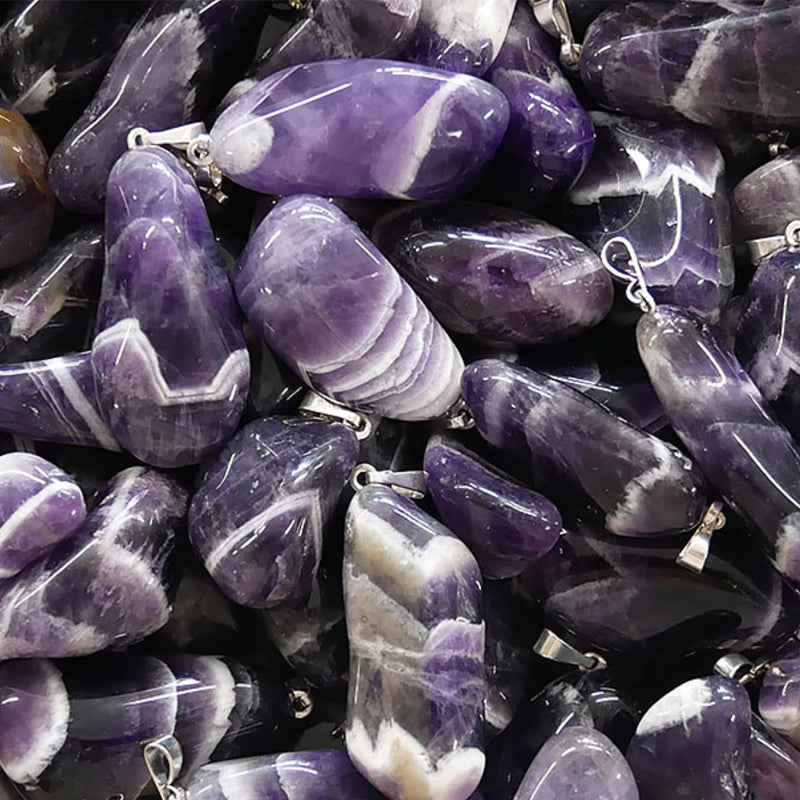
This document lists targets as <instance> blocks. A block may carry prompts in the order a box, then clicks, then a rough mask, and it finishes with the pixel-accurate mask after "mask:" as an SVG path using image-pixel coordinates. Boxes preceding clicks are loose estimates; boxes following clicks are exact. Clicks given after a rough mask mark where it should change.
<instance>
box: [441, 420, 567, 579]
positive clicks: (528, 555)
mask: <svg viewBox="0 0 800 800" xmlns="http://www.w3.org/2000/svg"><path fill="white" fill-rule="evenodd" d="M425 482H426V484H427V486H428V491H430V493H431V496H432V497H433V501H434V503H436V509H437V511H438V512H439V514H440V515H441V518H442V520H443V521H444V523H445V525H446V526H447V527H448V528H449V529H450V530H451V531H453V533H455V534H456V535H457V536H458V537H459V538H460V539H461V540H462V541H463V542H464V543H465V544H466V545H467V547H469V548H470V550H471V551H472V552H473V553H474V554H475V558H476V559H477V560H478V564H479V565H480V568H481V572H482V573H483V574H484V575H485V576H486V577H487V578H509V577H511V576H513V575H518V574H519V573H520V572H522V571H523V570H524V569H525V568H526V567H528V566H530V564H532V563H533V562H534V561H536V560H537V559H538V558H540V557H541V556H543V555H544V554H545V553H546V552H547V551H548V550H550V549H551V548H552V547H553V546H554V545H555V543H556V541H557V540H558V537H559V534H560V533H561V515H560V514H559V513H558V509H557V508H556V507H555V506H554V505H553V504H552V503H551V502H550V501H549V500H548V499H547V498H546V497H542V495H540V494H537V493H536V492H533V491H531V490H530V489H526V488H525V487H524V486H520V485H519V484H518V483H516V482H514V481H513V480H511V479H510V478H507V477H505V476H503V475H501V474H500V473H498V472H497V471H496V470H494V469H492V468H491V467H490V466H489V465H488V464H487V463H485V462H484V461H482V460H481V459H480V458H478V456H476V455H475V454H474V453H471V452H470V451H469V450H468V449H467V448H465V447H462V446H461V445H459V444H458V442H456V441H454V440H452V439H444V438H442V437H440V436H437V437H434V438H432V439H431V440H430V442H428V447H427V448H426V450H425Z"/></svg>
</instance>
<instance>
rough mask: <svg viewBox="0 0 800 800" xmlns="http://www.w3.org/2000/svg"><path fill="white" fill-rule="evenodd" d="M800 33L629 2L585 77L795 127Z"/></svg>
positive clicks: (711, 118)
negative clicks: (795, 60)
mask: <svg viewBox="0 0 800 800" xmlns="http://www.w3.org/2000/svg"><path fill="white" fill-rule="evenodd" d="M798 33H800V6H798V5H797V4H796V3H794V2H793V0H763V2H755V3H738V4H737V3H696V2H695V3H667V2H642V3H626V4H624V5H619V6H616V7H614V8H611V9H609V10H608V11H606V12H605V13H603V14H602V15H601V16H599V17H598V18H597V19H596V20H595V21H594V23H592V25H591V26H590V27H589V30H588V31H587V33H586V38H585V40H584V44H583V53H582V55H581V60H580V72H581V78H582V79H583V83H584V85H585V86H586V88H587V90H588V91H589V92H590V94H592V95H593V97H594V98H595V99H596V100H598V101H599V102H600V103H602V104H603V105H605V106H607V107H608V108H612V109H615V110H617V111H622V112H624V113H626V114H631V115H632V116H635V117H646V118H651V119H674V118H675V117H683V118H684V119H687V120H689V121H690V122H698V123H700V124H703V125H710V126H712V127H715V128H721V129H723V130H724V129H728V128H746V129H749V130H756V131H759V130H772V129H774V128H796V127H797V126H798V124H800V110H799V109H798V106H797V94H798V92H800V73H798V72H797V70H795V68H794V63H793V57H794V53H795V42H796V41H797V35H798ZM644 75H646V76H647V80H642V76H644ZM643 800H644V799H643Z"/></svg>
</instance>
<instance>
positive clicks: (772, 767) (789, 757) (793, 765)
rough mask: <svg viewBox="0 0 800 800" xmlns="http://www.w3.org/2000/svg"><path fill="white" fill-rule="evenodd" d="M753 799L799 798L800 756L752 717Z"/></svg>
mask: <svg viewBox="0 0 800 800" xmlns="http://www.w3.org/2000/svg"><path fill="white" fill-rule="evenodd" d="M752 735H753V739H752V748H753V755H752V761H751V766H752V776H751V788H752V790H753V800H788V799H789V798H792V797H800V753H799V752H798V751H797V750H795V749H794V747H792V746H791V745H790V744H789V743H788V742H786V741H784V740H783V739H782V738H781V737H780V736H778V735H777V734H776V733H774V732H773V731H772V730H770V729H769V728H768V727H767V726H766V725H765V724H764V723H763V721H762V720H760V719H759V718H758V716H757V715H755V714H753V728H752Z"/></svg>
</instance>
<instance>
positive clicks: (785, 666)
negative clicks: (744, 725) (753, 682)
mask: <svg viewBox="0 0 800 800" xmlns="http://www.w3.org/2000/svg"><path fill="white" fill-rule="evenodd" d="M758 710H759V713H760V714H761V716H762V717H763V719H764V722H766V723H767V725H769V726H770V728H772V729H773V730H775V731H777V732H778V733H780V734H781V736H783V737H785V738H786V739H788V740H789V741H790V742H791V743H792V744H793V745H795V747H797V746H800V644H798V643H797V642H790V643H789V644H787V645H786V646H785V647H784V648H783V649H781V650H780V651H779V653H778V654H777V656H776V657H775V658H773V659H772V660H771V661H770V665H769V670H768V671H767V672H766V674H765V675H764V680H763V682H762V684H761V692H760V694H759V697H758Z"/></svg>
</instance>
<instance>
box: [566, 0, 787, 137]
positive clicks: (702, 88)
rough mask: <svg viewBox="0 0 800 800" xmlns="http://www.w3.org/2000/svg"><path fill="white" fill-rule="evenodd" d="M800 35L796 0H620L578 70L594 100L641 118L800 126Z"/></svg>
mask: <svg viewBox="0 0 800 800" xmlns="http://www.w3.org/2000/svg"><path fill="white" fill-rule="evenodd" d="M798 33H800V6H798V5H797V4H796V3H795V2H793V0H763V2H755V3H753V2H750V3H733V4H732V3H716V2H715V3H698V2H693V3H685V2H684V3H668V2H640V3H626V4H618V5H615V6H614V7H612V8H611V9H609V10H608V11H606V12H605V13H603V14H602V15H600V16H599V17H598V18H597V19H596V20H595V21H594V22H593V23H592V25H591V26H590V27H589V30H588V31H587V32H586V38H585V40H584V44H583V53H582V55H581V60H580V73H581V78H582V79H583V83H584V85H585V87H586V89H587V90H588V91H589V93H590V94H591V95H592V96H593V97H594V98H595V99H596V100H597V101H599V102H600V103H601V104H602V105H604V106H607V107H608V108H612V109H615V110H617V111H622V112H624V113H626V114H630V115H631V116H634V117H645V118H649V119H674V118H676V117H683V118H684V119H687V120H689V121H690V122H697V123H700V124H703V125H710V126H712V127H715V128H721V129H727V128H746V129H749V130H756V131H760V130H772V129H774V128H796V127H797V126H798V124H800V108H798V105H797V95H798V92H800V73H798V71H797V70H796V69H795V68H794V61H793V59H794V55H795V43H796V41H797V35H798ZM643 76H646V79H644V80H643Z"/></svg>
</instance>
